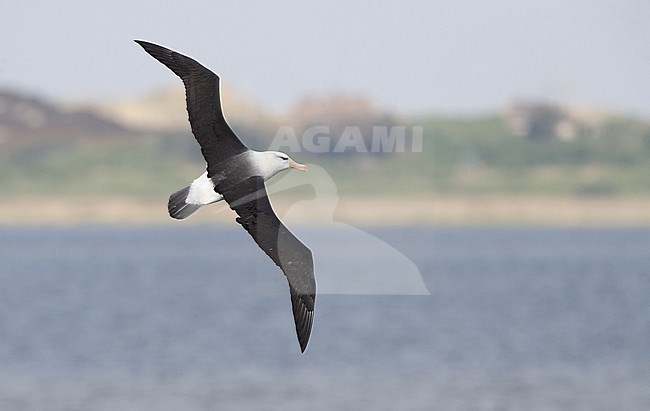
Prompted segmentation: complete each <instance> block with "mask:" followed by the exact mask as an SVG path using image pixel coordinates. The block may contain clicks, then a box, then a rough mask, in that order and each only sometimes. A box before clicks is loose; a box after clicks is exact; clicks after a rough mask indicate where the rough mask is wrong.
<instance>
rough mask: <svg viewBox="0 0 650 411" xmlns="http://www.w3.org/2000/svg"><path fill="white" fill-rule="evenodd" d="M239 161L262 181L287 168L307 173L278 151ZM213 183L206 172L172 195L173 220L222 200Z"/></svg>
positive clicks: (248, 155)
mask: <svg viewBox="0 0 650 411" xmlns="http://www.w3.org/2000/svg"><path fill="white" fill-rule="evenodd" d="M240 155H241V156H242V157H241V158H240V159H239V161H244V162H246V163H248V164H249V165H250V166H251V167H249V168H248V169H249V170H250V171H249V172H252V174H253V175H256V176H260V177H262V178H264V181H266V180H268V179H269V178H271V177H273V176H274V175H276V174H277V173H279V172H280V171H282V170H286V169H288V168H289V167H293V168H297V169H298V170H302V171H307V166H304V165H302V164H298V163H296V162H294V161H293V160H291V159H290V158H289V156H288V155H286V154H284V153H280V152H278V151H262V152H260V151H252V150H251V151H247V152H245V153H242V154H240ZM214 187H215V184H214V182H213V181H212V180H211V179H210V178H208V172H207V171H206V172H205V173H203V174H201V176H200V177H198V178H196V179H195V180H194V181H192V184H190V185H189V186H188V187H186V188H185V189H182V190H179V191H177V192H176V193H174V194H172V195H171V196H170V199H169V204H168V209H169V213H170V215H171V216H172V217H173V218H177V219H184V218H186V217H188V216H189V215H191V214H192V213H194V212H195V211H196V210H198V209H199V208H200V207H201V206H204V205H206V204H212V203H216V202H217V201H221V200H223V196H222V195H221V194H220V193H217V192H216V191H215V190H214Z"/></svg>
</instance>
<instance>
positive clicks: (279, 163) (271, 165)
mask: <svg viewBox="0 0 650 411" xmlns="http://www.w3.org/2000/svg"><path fill="white" fill-rule="evenodd" d="M255 155H256V163H257V165H258V170H259V173H260V174H261V175H262V176H263V177H264V180H268V179H269V178H271V177H273V176H274V175H276V174H277V173H279V172H280V171H282V170H287V169H289V168H295V169H296V170H300V171H307V166H306V165H304V164H300V163H296V162H295V161H293V160H292V159H291V157H289V156H288V155H286V154H285V153H282V152H280V151H263V152H255Z"/></svg>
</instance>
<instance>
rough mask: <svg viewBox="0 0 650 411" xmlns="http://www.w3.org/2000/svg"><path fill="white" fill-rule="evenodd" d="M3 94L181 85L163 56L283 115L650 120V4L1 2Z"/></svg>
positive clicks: (133, 91) (577, 0)
mask: <svg viewBox="0 0 650 411" xmlns="http://www.w3.org/2000/svg"><path fill="white" fill-rule="evenodd" d="M0 9H1V10H2V12H1V13H0V51H1V52H0V89H7V88H9V89H13V90H18V91H24V92H27V93H30V94H36V95H42V96H45V97H48V98H52V99H58V100H78V99H114V98H123V97H135V96H139V95H144V94H146V93H150V92H153V91H155V90H157V89H159V88H163V87H168V86H170V85H173V84H179V83H178V79H177V78H176V77H175V76H174V75H173V74H172V73H171V72H170V71H168V70H167V69H165V68H164V67H162V66H161V65H160V64H159V63H157V62H156V61H154V60H153V59H152V58H151V57H149V56H148V55H147V54H146V53H145V52H144V51H143V50H142V49H141V48H140V47H139V46H137V45H136V44H135V43H134V42H133V40H134V39H143V40H148V41H151V42H154V43H158V44H161V45H164V46H167V47H169V48H172V49H174V50H177V51H179V52H182V53H184V54H187V55H189V56H192V57H194V58H195V59H196V60H198V61H200V62H201V63H203V64H204V65H205V66H207V67H209V68H211V69H212V70H213V71H215V72H217V73H218V74H220V76H221V78H222V81H223V82H224V83H228V84H229V85H230V86H231V87H232V88H234V89H235V90H239V91H240V92H241V93H243V94H244V95H245V96H247V97H248V98H250V99H252V100H253V101H257V102H259V103H261V104H264V105H267V106H269V107H271V108H276V109H283V108H288V107H290V106H291V105H292V104H295V103H296V102H297V101H298V100H299V99H300V98H302V97H303V96H306V95H322V94H328V93H332V92H341V93H349V94H353V95H361V96H365V97H368V98H370V99H372V100H374V101H375V102H376V103H377V104H378V105H379V106H380V107H384V108H387V109H390V110H395V111H397V112H400V113H405V114H421V113H431V112H439V113H449V114H452V113H453V114H472V113H480V112H487V111H494V110H498V109H501V108H502V107H503V106H505V105H507V104H508V103H510V102H511V101H513V99H544V100H549V101H552V102H556V103H560V104H571V105H586V106H595V107H602V108H608V109H611V110H616V111H620V112H626V113H630V114H637V115H643V116H650V81H648V80H649V79H650V25H649V24H648V23H647V22H648V21H650V2H647V1H643V0H624V1H601V0H591V1H588V0H573V1H529V2H522V1H519V0H494V1H462V0H461V1H456V2H451V1H432V0H429V1H408V0H402V1H381V2H380V1H376V2H370V1H359V0H350V1H320V2H316V1H284V0H281V1H272V2H270V1H246V2H235V1H230V2H221V1H214V0H185V1H182V2H180V1H169V2H161V1H159V0H143V1H134V2H115V1H112V2H109V1H97V2H88V1H82V0H69V1H66V0H59V1H56V2H52V1H33V0H19V1H13V0H0Z"/></svg>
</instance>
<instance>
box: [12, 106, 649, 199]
mask: <svg viewBox="0 0 650 411" xmlns="http://www.w3.org/2000/svg"><path fill="white" fill-rule="evenodd" d="M412 124H414V125H421V126H423V127H424V136H423V152H422V153H409V152H407V153H323V154H312V153H307V152H302V153H296V154H294V157H295V158H296V159H297V160H299V161H301V162H307V163H309V162H312V163H318V164H320V165H322V166H323V167H324V168H325V169H326V170H328V172H329V173H330V174H331V176H332V178H333V179H334V181H335V182H336V183H337V187H338V190H339V194H341V195H356V194H363V195H381V194H392V193H403V194H413V195H418V194H433V193H454V194H522V195H525V194H544V195H591V196H603V195H637V194H638V195H647V194H650V161H649V159H650V127H648V126H647V125H645V124H643V123H641V122H639V121H636V120H632V119H625V118H614V119H610V120H603V121H602V122H601V123H600V124H599V126H598V128H597V130H596V131H594V130H593V129H592V128H589V129H587V128H579V129H578V131H577V133H576V135H575V137H574V138H573V139H572V140H570V141H560V140H549V141H530V140H527V139H526V138H525V137H521V136H515V135H513V134H512V133H511V132H510V131H509V130H508V128H507V127H506V126H505V124H504V121H503V120H502V118H501V117H497V116H492V117H485V118H478V119H476V118H474V119H446V118H437V117H424V118H417V119H413V120H412ZM274 134H275V133H274V130H270V131H269V132H268V136H271V137H272V136H273V135H274ZM245 139H246V138H245ZM246 140H247V141H248V139H246ZM256 141H257V142H258V144H257V145H259V142H260V141H263V139H260V138H258V139H257V140H256ZM0 147H1V148H2V151H0V191H1V192H2V193H3V194H4V195H6V194H15V195H25V196H38V195H44V196H76V195H97V196H104V195H105V196H112V195H124V196H135V197H152V196H163V195H165V196H166V195H167V194H169V192H170V191H172V190H175V189H177V188H179V187H181V186H183V185H185V184H187V183H188V182H189V181H191V180H192V179H193V178H195V177H197V176H198V175H199V174H200V173H201V172H202V171H203V167H204V165H203V160H202V158H201V156H200V152H199V150H198V146H197V145H196V142H195V141H194V139H193V138H192V137H191V136H190V135H179V136H153V135H150V136H133V137H132V138H129V139H126V138H119V139H112V140H110V141H106V140H92V141H91V140H88V141H86V140H80V139H51V140H43V139H39V140H33V141H23V142H20V143H16V142H5V143H3V144H2V145H1V146H0ZM407 147H408V145H407ZM5 198H6V197H5Z"/></svg>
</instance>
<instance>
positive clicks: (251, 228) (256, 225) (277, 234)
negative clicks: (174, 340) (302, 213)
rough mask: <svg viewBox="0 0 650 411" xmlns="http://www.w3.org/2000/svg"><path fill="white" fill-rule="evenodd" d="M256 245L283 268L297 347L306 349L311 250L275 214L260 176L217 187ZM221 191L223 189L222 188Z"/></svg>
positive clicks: (310, 314) (313, 297)
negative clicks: (298, 345)
mask: <svg viewBox="0 0 650 411" xmlns="http://www.w3.org/2000/svg"><path fill="white" fill-rule="evenodd" d="M216 190H218V191H219V192H221V193H222V194H223V196H224V199H225V200H226V201H227V202H228V204H229V205H230V208H232V209H233V210H234V211H235V212H236V213H237V214H238V215H239V217H238V218H237V222H238V223H239V224H241V225H242V227H244V229H246V231H248V233H249V234H250V235H251V236H252V237H253V239H254V240H255V242H256V243H257V245H258V246H259V247H260V248H261V249H262V250H263V251H264V252H265V253H266V254H267V255H268V256H269V257H271V259H272V260H273V261H274V262H275V263H276V264H277V265H278V266H279V267H280V268H281V269H282V271H283V272H284V275H285V276H286V277H287V280H288V281H289V291H290V293H291V305H292V309H293V319H294V322H295V324H296V333H297V335H298V342H299V343H300V349H301V351H302V352H304V351H305V348H306V347H307V343H308V341H309V336H310V334H311V328H312V324H313V321H314V303H315V301H316V279H315V278H314V261H313V258H312V254H311V250H310V249H309V248H307V247H306V246H305V245H304V244H303V243H301V242H300V240H298V239H297V238H296V237H295V236H294V235H293V234H292V233H291V231H289V229H287V227H285V226H284V224H282V222H281V221H280V219H279V218H278V217H277V216H276V215H275V212H274V211H273V208H272V207H271V202H270V201H269V197H268V195H267V193H266V189H265V186H264V179H263V178H262V177H258V176H254V177H250V178H248V179H247V180H245V181H244V182H242V183H239V184H237V185H232V186H230V187H219V186H217V187H216ZM221 190H223V191H221Z"/></svg>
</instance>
